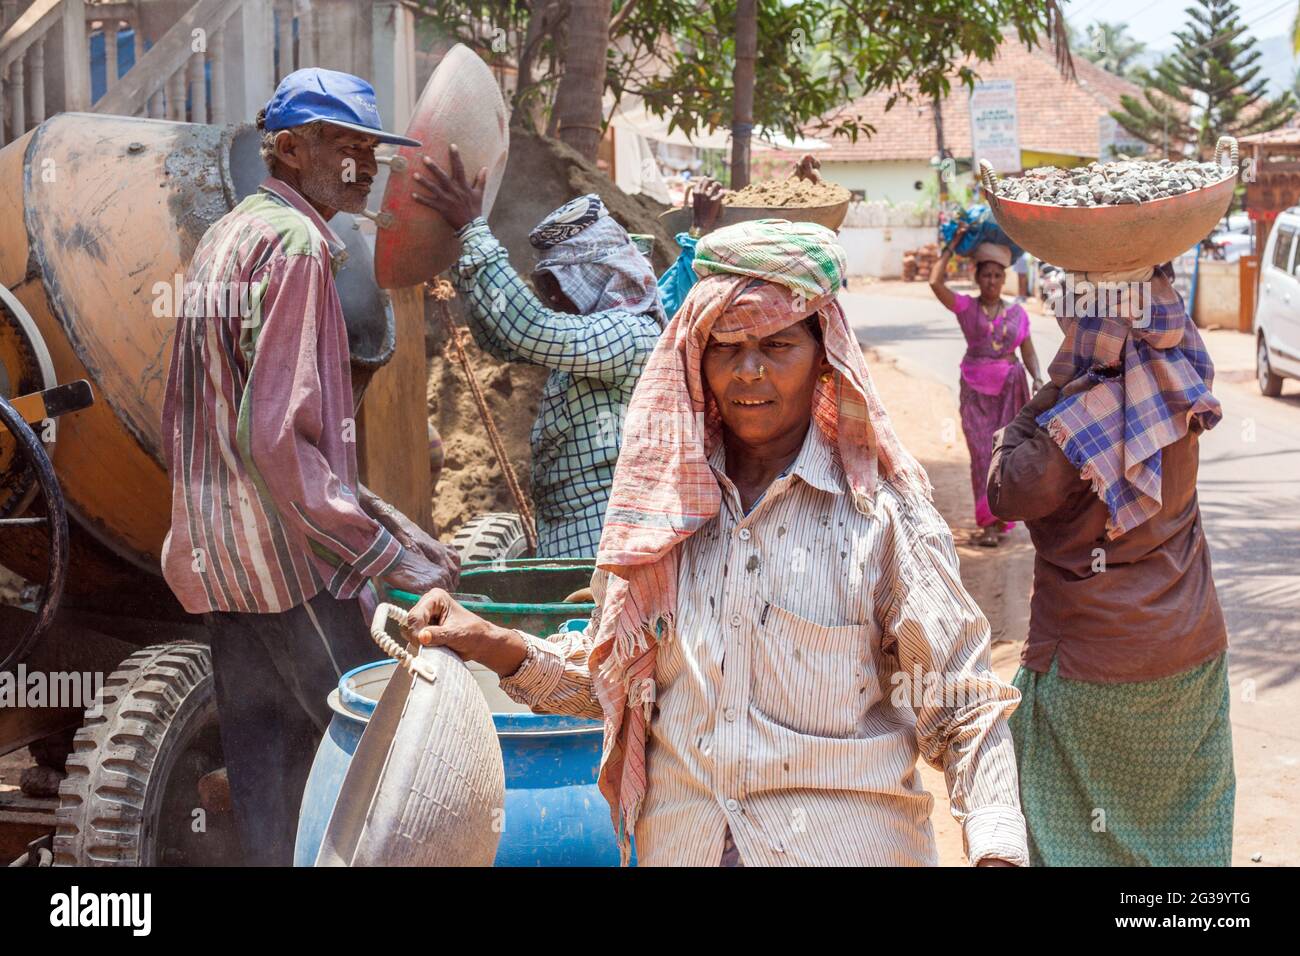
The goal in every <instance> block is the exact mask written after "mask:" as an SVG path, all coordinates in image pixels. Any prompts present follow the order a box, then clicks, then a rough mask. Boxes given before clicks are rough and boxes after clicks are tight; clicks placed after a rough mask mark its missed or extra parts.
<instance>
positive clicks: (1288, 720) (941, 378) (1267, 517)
mask: <svg viewBox="0 0 1300 956" xmlns="http://www.w3.org/2000/svg"><path fill="white" fill-rule="evenodd" d="M910 296H911V290H909V291H908V297H904V296H901V295H894V296H890V295H879V294H871V293H847V294H845V295H843V296H842V297H841V300H842V301H843V302H844V305H845V310H846V312H847V313H848V316H849V319H850V322H851V323H852V325H853V327H854V329H855V331H856V332H857V334H858V337H859V339H860V340H861V342H862V343H863V344H864V345H868V346H874V347H877V348H880V349H882V350H885V351H887V352H889V353H891V354H892V355H893V356H894V357H895V358H897V359H898V360H899V362H900V364H901V365H902V366H903V367H904V368H905V369H908V370H909V371H911V372H913V373H914V374H916V375H918V376H921V377H924V378H928V379H930V380H932V381H937V382H942V383H943V384H945V385H947V386H948V387H949V388H951V389H952V390H953V391H954V393H955V392H956V390H957V383H958V379H957V364H958V362H959V361H960V360H961V356H962V353H963V351H964V350H965V345H964V342H963V340H962V337H961V332H960V330H959V329H958V328H957V324H956V321H955V319H954V318H953V316H952V315H951V314H950V313H948V312H947V311H945V310H944V309H943V308H942V307H941V306H940V305H939V304H938V303H937V302H936V301H934V300H932V299H926V298H922V297H916V298H913V297H910ZM1031 328H1032V332H1033V336H1034V343H1035V346H1036V348H1037V350H1038V354H1039V356H1040V358H1041V359H1042V361H1043V365H1044V368H1046V365H1047V363H1048V362H1049V361H1050V359H1051V356H1052V355H1053V354H1055V352H1056V349H1057V347H1058V346H1059V344H1060V342H1061V333H1060V331H1059V329H1057V327H1056V323H1055V321H1054V320H1053V319H1051V318H1050V317H1044V316H1031ZM1207 344H1208V347H1209V348H1210V351H1211V354H1212V355H1213V357H1214V359H1215V364H1216V367H1217V369H1218V372H1219V374H1218V379H1217V381H1216V383H1215V393H1216V394H1217V395H1218V396H1219V398H1220V400H1221V401H1222V402H1223V407H1224V418H1223V421H1222V422H1221V423H1220V424H1219V425H1218V427H1216V428H1215V429H1213V430H1212V431H1211V432H1209V433H1208V434H1207V435H1206V436H1205V437H1204V438H1203V439H1202V443H1201V469H1200V482H1199V491H1200V500H1201V511H1202V514H1203V516H1204V520H1205V529H1206V535H1207V536H1208V538H1209V541H1210V548H1211V556H1212V558H1213V561H1214V570H1215V583H1216V586H1217V588H1218V592H1219V599H1220V601H1221V603H1222V604H1223V609H1224V614H1225V616H1226V618H1227V622H1228V631H1229V635H1230V641H1231V651H1230V655H1229V659H1230V664H1231V669H1230V673H1231V677H1232V685H1233V727H1234V735H1235V751H1236V756H1237V776H1238V793H1239V799H1238V822H1237V846H1236V848H1235V851H1234V857H1236V858H1237V859H1236V861H1237V862H1239V863H1246V862H1247V861H1249V859H1250V856H1251V855H1252V854H1254V853H1256V852H1262V853H1263V854H1264V862H1266V863H1281V862H1288V863H1290V864H1292V865H1295V864H1300V827H1298V826H1297V824H1296V823H1295V822H1294V818H1295V814H1294V800H1295V794H1294V790H1295V786H1296V783H1297V781H1298V780H1300V383H1298V382H1287V383H1286V388H1285V390H1284V392H1283V395H1282V397H1281V398H1276V399H1269V398H1264V397H1263V396H1262V395H1260V394H1259V391H1258V389H1257V388H1256V386H1255V384H1254V381H1253V378H1252V377H1251V372H1250V357H1251V349H1250V341H1249V339H1248V338H1247V337H1246V336H1242V335H1240V334H1237V333H1229V332H1218V333H1211V334H1210V335H1208V336H1207ZM904 440H906V436H904Z"/></svg>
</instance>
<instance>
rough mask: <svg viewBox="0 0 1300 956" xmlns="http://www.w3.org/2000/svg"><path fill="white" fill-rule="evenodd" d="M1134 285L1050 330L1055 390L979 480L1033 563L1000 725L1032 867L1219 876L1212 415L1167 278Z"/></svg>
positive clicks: (1224, 801)
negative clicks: (1009, 702)
mask: <svg viewBox="0 0 1300 956" xmlns="http://www.w3.org/2000/svg"><path fill="white" fill-rule="evenodd" d="M1084 278H1088V277H1084ZM1125 279H1126V280H1132V279H1137V280H1138V282H1137V283H1136V285H1137V290H1136V291H1133V292H1130V293H1128V294H1127V296H1128V297H1126V298H1124V299H1121V300H1119V308H1117V309H1114V310H1108V309H1100V310H1095V311H1099V312H1100V313H1102V314H1090V315H1082V316H1071V315H1068V314H1065V315H1061V316H1059V318H1058V320H1059V321H1060V323H1061V326H1062V329H1063V331H1064V332H1065V341H1064V342H1063V343H1062V345H1061V350H1060V352H1059V353H1058V354H1057V356H1056V359H1055V360H1054V361H1053V362H1052V364H1051V367H1050V369H1049V371H1050V373H1051V377H1052V381H1051V384H1049V385H1048V386H1046V387H1045V388H1043V389H1041V390H1040V391H1039V392H1038V394H1037V395H1035V396H1034V398H1033V399H1032V400H1031V401H1030V403H1029V404H1028V405H1026V406H1025V408H1024V409H1023V410H1022V411H1021V412H1020V414H1019V415H1018V416H1017V417H1016V419H1015V421H1013V422H1012V423H1011V424H1010V425H1008V426H1007V427H1006V428H1005V429H1003V430H1002V431H1001V432H999V434H998V436H997V441H996V443H995V445H994V449H993V465H992V469H991V470H990V472H989V482H988V495H989V506H990V508H991V509H992V510H993V513H994V514H996V515H998V516H999V517H1001V518H1004V519H1006V520H1017V521H1024V522H1025V523H1026V524H1027V525H1028V527H1029V534H1030V536H1031V537H1032V538H1033V541H1034V547H1035V549H1036V550H1037V555H1036V557H1035V562H1034V593H1033V600H1032V603H1031V605H1030V615H1029V639H1028V641H1027V642H1026V644H1025V647H1024V651H1023V652H1022V655H1021V668H1020V672H1019V673H1018V674H1017V675H1016V679H1015V683H1016V686H1017V687H1019V688H1020V690H1021V693H1022V694H1023V695H1024V701H1023V703H1022V704H1021V708H1020V710H1018V711H1017V712H1016V714H1015V716H1014V717H1013V718H1012V720H1011V725H1012V732H1013V734H1014V736H1015V743H1016V753H1017V757H1018V758H1019V764H1020V770H1021V798H1022V800H1023V801H1024V808H1025V817H1026V819H1027V821H1028V824H1029V837H1030V840H1029V846H1030V854H1031V856H1032V857H1033V859H1034V861H1035V862H1036V863H1043V864H1047V865H1056V866H1061V865H1066V866H1072V865H1073V866H1078V865H1082V866H1106V865H1109V866H1209V865H1227V864H1228V863H1229V862H1230V861H1231V858H1232V818H1233V803H1234V794H1235V782H1234V778H1233V769H1232V730H1231V725H1230V724H1229V720H1228V674H1227V661H1226V650H1227V643H1228V638H1227V631H1226V629H1225V627H1224V622H1223V614H1222V612H1221V611H1220V609H1219V600H1218V597H1217V595H1216V593H1215V589H1214V577H1213V572H1212V571H1211V568H1210V552H1209V547H1208V545H1207V544H1206V540H1205V535H1204V532H1203V531H1202V528H1201V516H1200V507H1199V505H1198V503H1197V497H1196V474H1197V466H1198V460H1199V454H1200V452H1199V436H1200V434H1201V432H1203V431H1205V430H1206V429H1209V428H1212V427H1214V425H1216V424H1217V423H1218V421H1219V419H1220V418H1221V417H1222V410H1221V408H1220V406H1219V401H1218V399H1216V398H1215V397H1214V395H1213V394H1211V392H1210V387H1211V385H1212V383H1213V380H1214V366H1213V364H1212V363H1211V361H1210V356H1209V354H1208V353H1207V352H1206V351H1205V347H1204V345H1203V344H1202V342H1201V338H1200V335H1199V333H1198V332H1197V331H1196V327H1195V326H1194V325H1193V324H1192V321H1191V319H1190V318H1188V316H1187V310H1186V308H1185V307H1184V305H1183V300H1182V298H1181V297H1180V296H1179V295H1178V293H1177V292H1176V291H1175V290H1174V287H1173V285H1172V279H1173V270H1172V269H1171V268H1169V266H1168V265H1166V266H1163V267H1161V268H1159V269H1156V270H1154V273H1153V272H1152V270H1149V269H1148V270H1144V274H1142V275H1140V276H1136V277H1135V276H1126V277H1125ZM1125 284H1126V285H1129V287H1130V289H1132V288H1133V286H1132V285H1130V284H1129V283H1128V282H1127V281H1126V283H1125ZM1133 295H1138V296H1140V297H1141V299H1142V300H1143V301H1141V302H1135V301H1133V299H1132V298H1131V296H1133ZM1098 301H1102V300H1101V298H1100V296H1099V297H1098ZM1107 311H1111V312H1113V314H1109V315H1108V314H1105V313H1106V312H1107Z"/></svg>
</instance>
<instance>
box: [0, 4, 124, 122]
mask: <svg viewBox="0 0 1300 956" xmlns="http://www.w3.org/2000/svg"><path fill="white" fill-rule="evenodd" d="M118 6H123V4H118ZM0 16H3V19H4V33H3V34H0V82H2V83H3V87H4V88H3V91H0V143H6V142H8V141H9V140H11V139H17V138H18V137H19V136H21V135H22V134H23V133H25V132H26V131H27V130H28V129H30V128H31V127H32V126H35V125H36V124H37V123H41V122H44V120H45V116H46V109H47V106H52V107H53V108H54V109H55V110H58V109H64V110H84V109H85V108H86V107H87V106H89V105H90V48H89V45H88V43H87V42H86V4H85V2H84V0H34V2H32V3H29V4H28V5H27V8H26V9H25V10H20V9H19V4H18V3H16V2H14V0H4V2H3V3H2V4H0ZM51 41H53V42H56V43H58V44H59V48H60V49H62V50H75V51H78V53H77V55H75V56H65V57H62V62H61V63H60V64H59V65H58V67H57V68H56V73H57V76H56V77H53V78H50V77H47V75H46V72H47V71H46V46H47V44H48V43H50V42H51ZM49 79H55V80H57V82H56V84H55V85H56V87H57V94H58V96H57V102H54V103H50V102H49V100H48V99H47V96H46V94H47V80H49Z"/></svg>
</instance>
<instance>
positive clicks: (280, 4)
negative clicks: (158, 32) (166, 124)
mask: <svg viewBox="0 0 1300 956" xmlns="http://www.w3.org/2000/svg"><path fill="white" fill-rule="evenodd" d="M295 27H296V30H295ZM316 62H317V56H316V25H315V17H314V15H313V11H312V9H311V4H310V3H309V2H303V0H297V2H294V0H274V2H272V0H199V2H198V3H195V4H194V5H193V6H192V7H191V8H190V9H189V10H188V11H186V13H185V15H184V16H182V17H181V19H180V20H179V21H177V23H176V24H175V25H173V26H172V28H171V29H170V30H168V31H167V33H166V34H164V35H163V36H162V37H161V38H160V39H159V40H158V42H157V43H155V44H154V45H153V46H152V47H150V48H149V51H148V52H147V53H145V54H144V56H143V57H141V58H140V59H139V60H138V61H137V63H136V66H134V67H133V68H132V69H131V70H130V71H129V72H128V73H127V74H126V75H125V76H124V77H122V79H121V81H120V82H119V83H118V85H117V87H116V88H115V89H113V90H110V91H109V92H108V93H106V94H105V95H104V97H103V98H102V99H101V100H100V101H99V102H97V103H96V104H95V107H94V108H95V111H96V112H101V113H117V114H121V115H127V116H150V117H154V118H161V119H171V120H182V121H189V122H192V123H224V122H226V121H227V119H228V118H229V116H230V112H231V108H232V107H231V104H238V105H237V106H234V107H233V108H234V109H235V110H236V111H237V115H238V116H239V117H240V118H244V117H251V115H252V112H253V111H255V109H256V107H257V106H260V105H261V104H262V103H264V102H265V101H266V98H267V96H269V94H270V91H271V90H272V89H274V87H275V84H276V82H278V81H279V80H280V79H281V78H283V77H284V76H286V75H287V74H289V73H292V72H293V71H294V70H296V69H300V68H302V67H305V66H312V65H314V64H315V63H316ZM228 63H236V64H238V67H237V68H236V69H228V68H227V66H228ZM209 94H210V95H209Z"/></svg>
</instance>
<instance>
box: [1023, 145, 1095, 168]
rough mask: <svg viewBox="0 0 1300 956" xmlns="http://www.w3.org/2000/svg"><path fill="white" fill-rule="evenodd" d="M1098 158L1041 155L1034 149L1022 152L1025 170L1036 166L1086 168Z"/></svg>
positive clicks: (1063, 154) (1061, 154) (1060, 154)
mask: <svg viewBox="0 0 1300 956" xmlns="http://www.w3.org/2000/svg"><path fill="white" fill-rule="evenodd" d="M1096 158H1097V157H1096V156H1068V155H1066V154H1065V153H1040V152H1037V151H1036V150H1032V149H1022V150H1021V151H1020V162H1021V164H1022V168H1023V169H1033V168H1034V167H1035V166H1059V167H1061V168H1062V169H1072V168H1074V167H1075V166H1086V165H1088V164H1089V163H1091V162H1092V161H1093V160H1095V159H1096Z"/></svg>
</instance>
